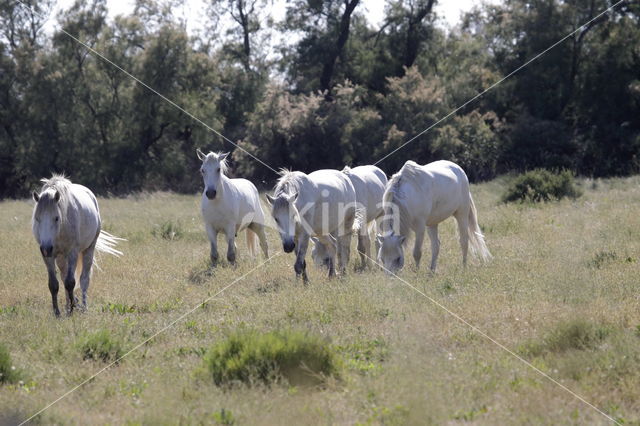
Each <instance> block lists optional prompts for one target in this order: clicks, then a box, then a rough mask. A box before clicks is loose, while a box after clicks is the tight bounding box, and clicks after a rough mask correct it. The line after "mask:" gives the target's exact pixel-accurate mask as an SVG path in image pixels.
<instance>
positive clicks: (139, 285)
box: [0, 177, 640, 425]
mask: <svg viewBox="0 0 640 426" xmlns="http://www.w3.org/2000/svg"><path fill="white" fill-rule="evenodd" d="M504 184H505V180H497V181H493V182H490V183H486V184H482V185H478V186H474V187H473V188H472V192H473V194H474V198H475V201H476V205H477V207H478V212H479V219H480V223H481V225H482V227H483V229H484V231H485V233H486V237H487V242H488V245H489V248H490V250H491V251H492V253H493V255H494V256H495V258H494V260H493V261H492V262H491V263H489V264H487V265H484V266H478V265H472V266H470V267H469V268H467V269H466V270H465V269H463V268H462V267H461V265H460V263H461V262H460V252H459V246H458V243H457V237H456V234H455V232H456V231H455V222H454V221H453V219H450V220H448V221H447V222H445V223H444V224H443V225H442V226H441V241H442V248H441V254H440V262H439V266H438V267H439V270H438V272H437V273H436V274H435V275H434V276H430V275H429V274H428V273H427V272H426V265H427V264H428V261H429V257H430V254H429V252H428V243H427V244H425V250H426V251H425V254H424V256H423V265H422V268H421V269H420V270H419V271H418V272H416V271H415V270H414V269H413V268H412V260H407V265H406V266H407V267H405V269H404V270H403V271H402V273H401V276H402V277H403V278H404V279H405V280H407V281H408V282H410V283H412V284H413V285H415V286H416V287H417V288H419V289H420V290H421V291H423V292H425V294H427V295H428V296H430V297H432V298H433V299H435V300H437V301H438V302H440V303H441V304H443V305H445V306H446V307H447V308H449V309H451V310H452V311H454V312H456V313H458V314H459V315H460V316H462V317H463V318H465V319H466V320H468V321H469V322H471V323H472V324H474V325H475V326H477V327H478V328H479V329H481V330H483V331H485V332H487V333H488V334H489V335H490V336H491V337H493V338H494V339H496V340H497V341H499V342H500V343H502V344H503V345H505V346H506V347H508V348H510V349H512V350H513V351H514V352H516V353H518V354H519V355H521V356H523V357H524V358H525V359H527V360H528V361H530V362H531V363H532V364H533V365H535V366H536V367H537V368H539V369H541V370H542V371H544V372H546V373H548V374H549V375H550V376H552V377H553V378H555V379H556V380H558V381H559V382H560V383H562V384H563V385H565V386H567V387H568V388H570V389H571V390H573V391H575V392H576V393H577V394H579V395H580V396H582V397H584V398H585V399H586V400H587V401H589V402H591V403H593V404H594V405H596V406H597V407H599V408H601V409H602V410H603V411H605V412H606V413H608V414H609V415H611V416H612V417H614V418H615V419H617V420H618V421H620V422H624V423H625V424H640V279H639V277H640V274H639V272H640V268H639V265H640V263H639V262H640V214H638V211H639V208H640V177H632V178H626V179H612V180H599V181H591V180H588V181H586V180H583V181H581V186H582V189H583V191H584V195H583V196H582V197H580V198H578V199H577V200H564V201H560V202H553V203H546V204H541V205H531V204H525V205H517V204H510V205H505V204H502V203H500V201H499V200H500V196H501V194H502V192H503V190H504ZM100 206H101V212H102V216H103V222H104V227H105V229H106V230H107V231H109V232H111V233H113V234H115V235H118V236H121V237H124V238H127V240H128V241H127V242H124V243H122V244H121V246H120V248H121V249H122V251H124V252H125V255H124V256H123V257H121V258H113V257H110V256H102V257H101V258H100V259H99V262H100V266H101V269H102V271H95V272H94V274H93V278H92V282H91V287H90V291H89V311H88V312H87V313H84V314H74V315H73V316H72V317H63V318H61V319H59V320H57V319H55V318H54V317H53V315H52V311H51V303H50V296H49V291H48V288H47V284H46V271H45V268H44V265H43V263H42V260H41V259H40V254H39V252H38V249H37V246H36V243H35V241H34V240H33V237H32V235H31V231H30V217H31V209H32V202H31V201H5V202H2V203H0V218H2V220H1V221H0V239H1V241H2V243H1V244H0V343H1V344H3V345H4V346H5V347H6V348H7V349H8V351H9V353H10V356H11V358H12V364H13V365H14V366H15V367H16V369H17V370H16V371H18V372H19V375H20V378H21V382H16V383H5V384H0V424H3V423H15V422H16V421H19V420H21V419H25V418H27V417H29V416H30V415H31V414H33V413H35V412H37V411H38V410H40V409H41V408H43V407H44V406H45V405H47V404H48V403H50V402H52V401H54V400H55V399H56V398H58V397H59V396H61V395H62V394H64V393H65V392H66V391H67V390H69V389H71V388H72V387H74V386H75V385H76V384H78V383H80V382H82V381H83V380H85V379H87V378H88V377H90V376H91V375H93V374H94V373H95V372H97V371H98V370H100V369H101V368H103V367H104V366H105V365H107V364H106V363H105V361H104V360H103V359H102V358H100V357H99V356H98V357H93V358H92V357H90V356H87V352H86V347H87V341H88V339H90V338H91V336H94V337H95V335H96V333H103V335H106V336H108V339H109V340H110V342H111V343H112V344H113V347H112V348H111V349H109V351H110V352H109V353H108V354H107V355H108V356H107V357H106V359H113V355H114V354H118V353H120V354H122V353H124V352H126V351H127V350H129V349H131V348H133V347H135V346H136V345H137V344H138V343H140V342H142V341H144V340H145V339H147V338H148V337H149V336H152V335H153V334H154V333H155V332H157V331H158V330H160V329H162V328H163V327H164V326H165V325H167V324H169V323H170V322H172V321H174V320H175V319H176V318H178V317H180V316H181V315H182V314H183V313H185V312H187V311H189V310H190V309H192V308H194V307H196V306H198V308H197V309H196V310H195V311H194V312H193V313H192V314H190V315H188V316H187V317H186V318H184V319H183V320H181V321H178V322H177V323H176V324H175V325H174V326H173V327H170V328H169V329H167V330H166V331H165V332H163V333H161V334H160V335H158V336H157V337H156V338H154V339H153V340H151V341H150V342H148V343H147V344H145V345H143V346H142V347H140V348H139V349H137V350H136V351H134V352H132V353H131V354H129V355H128V356H127V357H125V358H124V359H123V360H122V361H120V362H119V363H118V364H116V365H114V366H113V367H112V368H110V369H108V370H106V371H104V372H103V373H102V374H100V375H98V376H97V377H96V378H95V379H94V380H92V381H90V382H89V383H87V384H86V385H84V386H83V387H81V388H79V389H78V390H77V391H75V392H73V393H71V394H70V395H69V396H68V397H66V398H64V399H62V400H60V401H59V402H57V403H56V404H55V405H53V406H52V407H51V408H49V409H48V410H46V411H44V413H42V415H40V416H39V417H37V418H36V419H35V422H39V423H43V424H51V423H56V424H89V423H99V424H105V423H108V424H178V423H179V424H211V423H214V424H215V423H219V424H233V423H235V424H308V425H311V424H385V425H394V424H442V423H467V422H471V423H476V424H513V423H516V424H585V423H590V424H605V423H609V421H608V420H607V419H606V418H605V417H604V416H602V415H601V414H599V413H598V412H597V411H596V410H594V409H593V408H591V407H589V406H588V405H586V404H585V403H583V402H581V401H579V400H578V399H576V398H574V397H573V396H572V395H570V394H569V393H568V392H566V391H565V390H563V389H561V388H560V387H559V386H557V385H556V384H553V383H552V382H550V381H549V380H547V379H545V378H544V377H542V376H541V375H540V374H538V373H536V372H535V371H533V370H532V369H531V368H529V367H527V366H526V365H524V364H523V363H522V362H521V361H518V360H517V359H516V358H514V357H513V356H512V355H510V354H508V353H507V352H505V351H504V350H502V349H500V348H499V347H498V346H496V345H495V344H493V343H491V342H490V341H488V340H487V339H485V338H483V337H481V336H480V335H479V334H477V333H475V332H474V331H472V330H471V329H470V328H469V327H468V326H466V325H464V324H462V323H460V322H459V321H458V320H456V319H454V318H453V317H452V316H451V315H449V314H447V313H446V312H444V311H443V310H441V309H440V308H438V307H437V306H435V305H434V304H432V303H431V302H430V301H429V300H428V299H427V298H425V297H423V296H421V295H419V294H418V293H417V292H415V291H414V290H412V289H410V288H408V287H407V286H406V285H404V284H403V283H401V282H400V281H398V280H396V279H391V278H389V277H387V276H386V275H385V274H383V273H382V272H380V271H373V272H366V273H355V272H353V271H351V272H350V273H349V274H348V275H347V276H346V277H344V278H339V279H334V280H327V279H326V278H324V276H323V274H322V273H321V272H320V271H318V270H317V269H315V268H314V267H313V266H311V265H310V266H309V269H310V279H311V283H310V285H309V286H307V287H304V286H303V285H302V283H301V282H296V280H295V279H294V273H293V255H285V254H281V251H282V249H281V245H280V242H279V239H278V237H277V235H276V233H275V232H273V230H271V231H270V233H269V242H270V249H271V252H272V253H273V254H276V256H275V257H274V258H273V259H272V260H271V261H270V262H268V263H267V264H265V265H264V266H262V267H259V268H257V269H256V270H255V271H251V270H252V269H254V268H256V266H258V265H259V263H261V262H262V261H263V259H262V258H258V259H251V258H248V256H247V255H246V250H245V243H244V236H241V238H239V244H238V246H239V255H240V257H239V265H238V266H237V267H236V268H233V267H229V266H227V265H225V264H223V265H222V266H221V267H219V268H218V269H216V270H215V271H209V270H208V242H207V240H206V236H205V233H204V229H203V226H202V223H201V219H200V214H199V197H198V196H196V195H193V196H183V195H175V194H167V193H156V194H149V195H146V194H142V195H137V196H130V197H127V198H113V199H101V200H100ZM222 247H223V249H222V250H221V253H224V250H226V244H223V245H222ZM277 253H280V254H277ZM354 258H355V256H353V255H352V263H353V262H354ZM409 259H410V256H409ZM308 263H309V264H310V263H311V262H308ZM351 269H353V268H351ZM245 273H248V275H247V276H246V278H245V279H243V280H241V281H238V282H237V283H235V284H234V285H233V286H231V287H230V288H228V289H227V290H226V291H225V292H223V293H222V294H220V295H219V296H217V297H214V298H212V299H211V300H209V301H208V302H207V303H202V301H203V300H205V299H207V298H209V297H210V296H212V295H215V294H216V292H217V291H219V290H220V289H222V288H224V287H225V286H227V285H229V284H230V283H232V282H233V280H234V279H235V278H236V277H239V276H241V275H242V274H245ZM59 297H61V299H60V301H61V306H63V305H64V299H63V297H64V296H63V293H62V292H61V293H60V295H59ZM242 329H245V330H257V331H259V332H267V331H273V330H302V331H308V332H309V333H311V334H313V335H317V336H320V337H321V338H322V339H324V340H326V341H327V342H329V343H330V344H331V348H332V350H333V351H335V353H337V354H338V355H339V358H340V359H341V360H342V362H341V364H340V373H339V374H338V375H337V376H335V377H333V376H332V377H329V378H327V379H326V380H323V381H322V383H323V384H322V385H321V386H305V385H299V386H291V385H287V384H285V383H284V382H283V383H278V384H274V385H271V386H266V385H263V384H259V383H255V384H254V385H252V386H244V385H241V386H231V387H229V386H223V387H218V386H216V385H215V384H214V382H213V380H212V379H211V377H210V376H209V375H207V373H206V370H204V368H203V366H204V358H205V357H204V354H205V352H206V351H207V349H208V348H209V347H211V346H212V345H213V344H215V343H216V342H219V341H221V340H223V339H225V338H226V337H227V336H228V335H230V334H232V333H235V332H236V331H238V330H242ZM109 354H110V355H109ZM109 356H111V358H109ZM107 362H108V361H107Z"/></svg>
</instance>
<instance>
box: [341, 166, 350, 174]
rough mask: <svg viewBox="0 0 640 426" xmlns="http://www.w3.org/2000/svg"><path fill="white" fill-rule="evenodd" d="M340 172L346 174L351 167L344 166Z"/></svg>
mask: <svg viewBox="0 0 640 426" xmlns="http://www.w3.org/2000/svg"><path fill="white" fill-rule="evenodd" d="M341 172H342V173H344V174H345V175H348V174H349V173H351V167H349V166H344V169H342V170H341Z"/></svg>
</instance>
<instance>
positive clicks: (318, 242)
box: [310, 237, 320, 245]
mask: <svg viewBox="0 0 640 426" xmlns="http://www.w3.org/2000/svg"><path fill="white" fill-rule="evenodd" d="M310 240H311V242H312V243H313V244H315V245H318V244H320V240H319V239H318V238H316V237H311V238H310Z"/></svg>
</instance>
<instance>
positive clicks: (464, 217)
mask: <svg viewBox="0 0 640 426" xmlns="http://www.w3.org/2000/svg"><path fill="white" fill-rule="evenodd" d="M455 218H456V221H457V222H458V233H459V234H460V249H461V250H462V266H465V267H466V266H467V252H468V251H469V213H468V211H467V214H456V216H455Z"/></svg>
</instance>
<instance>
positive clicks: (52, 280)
mask: <svg viewBox="0 0 640 426" xmlns="http://www.w3.org/2000/svg"><path fill="white" fill-rule="evenodd" d="M42 259H43V260H44V264H45V265H46V267H47V273H48V275H49V292H50V293H51V304H52V305H53V314H54V315H55V316H57V317H59V316H60V309H58V288H59V285H58V278H57V277H56V264H55V260H54V258H53V257H44V256H43V257H42Z"/></svg>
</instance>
